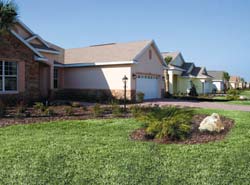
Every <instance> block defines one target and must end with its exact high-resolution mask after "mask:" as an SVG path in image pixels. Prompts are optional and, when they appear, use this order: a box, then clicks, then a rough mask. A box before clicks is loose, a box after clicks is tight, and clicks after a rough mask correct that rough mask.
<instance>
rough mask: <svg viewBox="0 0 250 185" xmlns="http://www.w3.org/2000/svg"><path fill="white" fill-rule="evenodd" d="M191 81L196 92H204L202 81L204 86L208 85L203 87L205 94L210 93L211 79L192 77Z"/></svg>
mask: <svg viewBox="0 0 250 185" xmlns="http://www.w3.org/2000/svg"><path fill="white" fill-rule="evenodd" d="M192 82H193V83H194V85H195V87H196V91H197V93H198V94H204V90H203V85H202V83H204V85H205V86H208V87H207V88H206V87H205V89H207V91H205V94H210V93H212V81H211V80H205V79H192Z"/></svg>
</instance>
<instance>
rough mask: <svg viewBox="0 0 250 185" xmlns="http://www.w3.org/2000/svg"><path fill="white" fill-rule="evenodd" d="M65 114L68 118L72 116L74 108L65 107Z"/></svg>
mask: <svg viewBox="0 0 250 185" xmlns="http://www.w3.org/2000/svg"><path fill="white" fill-rule="evenodd" d="M64 110H65V114H66V115H67V116H72V115H73V114H74V111H73V108H72V107H65V109H64Z"/></svg>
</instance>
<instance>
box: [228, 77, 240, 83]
mask: <svg viewBox="0 0 250 185" xmlns="http://www.w3.org/2000/svg"><path fill="white" fill-rule="evenodd" d="M229 81H230V82H240V77H239V76H230V79H229Z"/></svg>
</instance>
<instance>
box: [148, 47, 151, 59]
mask: <svg viewBox="0 0 250 185" xmlns="http://www.w3.org/2000/svg"><path fill="white" fill-rule="evenodd" d="M148 57H149V59H150V60H151V59H152V50H151V49H150V50H149V52H148Z"/></svg>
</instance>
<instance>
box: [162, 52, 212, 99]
mask: <svg viewBox="0 0 250 185" xmlns="http://www.w3.org/2000/svg"><path fill="white" fill-rule="evenodd" d="M162 56H163V58H164V59H165V58H167V57H168V58H170V59H171V60H170V61H169V64H168V69H167V74H168V76H166V78H167V79H168V82H167V84H168V85H167V87H168V91H169V93H170V94H183V95H185V94H188V93H189V91H190V88H191V86H192V84H194V85H195V87H196V90H197V93H198V94H209V93H212V77H211V76H209V75H208V73H207V70H206V68H205V67H196V66H195V64H194V63H187V62H185V60H184V58H183V56H182V54H181V53H180V52H164V53H162Z"/></svg>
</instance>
